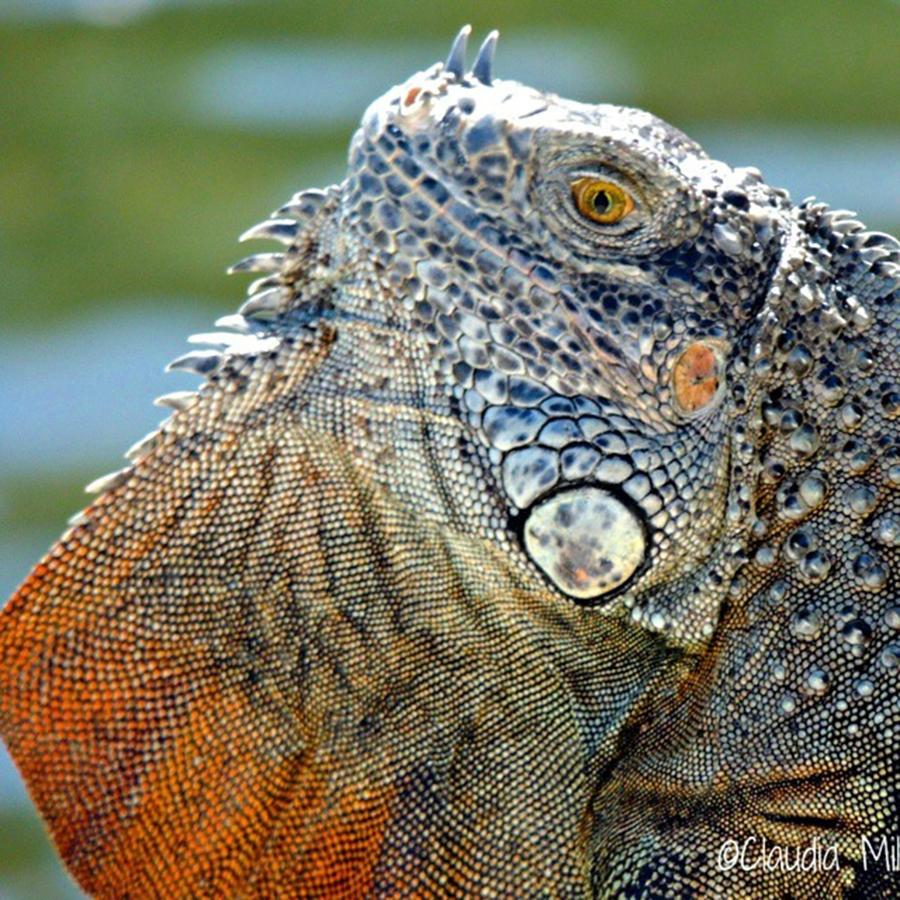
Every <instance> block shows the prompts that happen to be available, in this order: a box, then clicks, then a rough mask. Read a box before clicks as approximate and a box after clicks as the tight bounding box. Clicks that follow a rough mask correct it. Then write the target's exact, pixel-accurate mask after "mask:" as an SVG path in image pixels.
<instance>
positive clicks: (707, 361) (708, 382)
mask: <svg viewBox="0 0 900 900" xmlns="http://www.w3.org/2000/svg"><path fill="white" fill-rule="evenodd" d="M721 367H722V357H721V354H720V352H719V351H718V350H717V349H716V348H715V347H713V346H711V345H710V344H705V343H703V342H702V341H697V342H696V343H695V344H691V345H690V346H689V347H688V348H687V349H686V350H685V351H684V353H682V354H681V356H679V357H678V360H677V361H676V363H675V368H674V369H673V370H672V393H673V394H674V396H675V403H676V405H677V407H678V408H679V409H680V410H681V411H682V412H684V413H694V412H697V411H698V410H701V409H703V408H704V407H706V406H708V405H709V404H710V403H711V402H712V401H713V400H714V399H715V398H716V396H717V395H718V392H719V386H720V384H721V382H722V379H721Z"/></svg>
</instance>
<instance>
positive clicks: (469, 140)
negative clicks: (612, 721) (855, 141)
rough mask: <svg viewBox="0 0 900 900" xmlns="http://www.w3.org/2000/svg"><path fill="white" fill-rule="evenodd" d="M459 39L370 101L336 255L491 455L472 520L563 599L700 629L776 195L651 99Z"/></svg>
mask: <svg viewBox="0 0 900 900" xmlns="http://www.w3.org/2000/svg"><path fill="white" fill-rule="evenodd" d="M466 35H467V33H466V32H465V30H464V31H463V32H462V33H461V35H460V37H459V38H458V39H457V42H456V44H455V45H454V47H453V49H452V51H451V54H450V56H449V58H448V60H447V62H446V63H444V64H443V65H442V64H437V65H435V66H433V67H432V68H430V69H428V70H426V71H424V72H420V73H417V74H415V75H413V76H412V77H411V78H409V79H408V80H407V81H405V82H404V83H402V84H400V85H398V86H397V87H395V88H393V89H392V90H390V91H389V92H388V93H387V94H385V95H384V96H383V97H381V98H380V99H378V100H377V101H376V102H375V103H373V104H372V105H371V106H370V107H369V109H368V111H367V112H366V114H365V116H364V117H363V123H362V127H361V128H360V130H359V132H358V133H357V135H356V137H355V138H354V140H353V143H352V146H351V151H350V167H349V173H348V177H347V180H346V181H345V182H344V184H343V185H342V186H341V189H340V191H341V200H340V205H339V208H338V209H339V212H338V215H339V216H340V221H341V227H340V229H339V232H340V234H341V235H342V241H341V247H342V249H341V251H339V252H342V253H343V255H344V259H345V260H346V261H347V268H348V270H349V271H351V272H353V273H354V276H353V277H358V275H357V274H356V273H357V271H358V266H357V261H358V260H359V259H360V258H366V259H367V260H370V261H371V263H372V265H373V266H374V268H375V278H376V279H377V281H378V283H379V285H380V293H381V294H382V295H383V296H384V297H385V298H388V299H387V300H386V301H385V304H384V306H387V307H388V311H387V313H386V312H385V310H384V308H383V306H382V308H381V309H378V308H376V309H374V310H373V309H372V308H371V305H370V307H369V312H370V313H374V314H375V315H378V316H385V315H393V316H398V317H399V318H401V319H402V320H403V321H404V322H405V323H406V327H409V328H411V329H413V330H415V331H416V332H417V333H419V334H420V335H422V336H423V337H424V343H425V345H426V346H427V349H428V353H429V355H430V359H431V365H432V368H433V371H434V373H435V378H436V380H437V383H438V385H439V389H440V390H441V391H442V392H444V393H445V394H446V396H447V397H448V398H449V402H450V403H451V404H452V405H453V408H454V410H455V413H456V414H457V415H458V416H459V417H460V418H461V419H462V420H463V421H464V422H465V424H466V426H467V427H468V429H469V430H470V432H471V434H472V435H474V436H475V439H476V440H477V442H478V443H479V444H480V446H481V447H483V448H485V449H486V450H487V451H488V454H489V461H488V464H487V468H488V472H487V473H486V474H487V476H488V477H489V478H490V479H491V483H492V487H493V490H494V491H495V492H496V493H497V495H498V496H500V497H502V498H503V504H502V505H503V510H502V516H503V522H502V524H501V525H500V527H499V529H498V528H497V525H496V521H495V520H496V518H497V511H496V510H493V509H492V510H490V511H489V512H488V513H487V514H486V515H485V516H483V517H482V521H481V522H480V523H479V524H480V525H481V527H482V531H483V532H485V533H490V532H494V533H495V534H497V533H498V532H499V534H500V536H501V537H502V539H503V540H504V541H506V540H508V541H509V543H510V545H511V546H513V547H514V548H515V550H516V552H518V553H521V554H522V558H523V566H525V567H527V568H528V569H529V570H530V571H532V572H533V573H535V574H536V575H537V576H538V577H540V578H542V579H544V580H546V582H548V583H549V584H550V585H551V586H552V588H553V589H554V590H555V591H558V592H559V593H560V594H562V595H563V596H564V597H566V598H568V599H570V600H572V601H575V602H577V603H584V604H590V605H603V606H604V607H605V608H606V609H617V608H621V604H623V603H624V604H625V605H627V606H629V607H631V608H632V615H633V616H634V617H635V618H636V619H638V620H640V621H642V622H644V623H645V624H646V625H648V626H649V627H651V628H653V629H655V630H663V631H666V632H669V633H670V634H672V635H680V637H681V639H689V640H690V639H698V638H702V637H704V636H708V635H709V634H710V633H711V630H712V626H713V624H714V622H715V618H716V615H717V611H718V608H719V606H720V604H721V602H722V600H723V598H724V596H725V595H726V592H727V588H728V583H729V581H730V578H731V576H732V574H733V571H734V568H735V555H734V553H733V552H731V551H732V549H733V546H734V544H735V541H736V539H737V537H738V536H739V534H740V532H741V530H743V531H744V532H746V530H747V516H746V515H744V513H745V512H746V511H747V506H748V504H747V499H746V496H745V495H746V491H747V484H746V482H745V481H744V480H742V479H741V477H740V476H741V467H740V466H738V471H737V473H735V472H734V471H732V467H733V466H734V465H736V464H735V461H734V454H733V450H734V440H733V434H732V428H733V424H734V421H735V413H736V411H737V408H738V407H739V406H740V407H743V406H744V405H745V404H746V399H747V395H748V391H750V390H751V387H750V385H749V384H748V377H747V371H746V363H743V364H742V363H741V360H746V359H747V357H748V354H749V352H750V343H751V342H752V340H753V336H754V334H755V330H756V324H755V323H756V321H757V319H758V317H759V315H760V311H761V310H762V309H763V308H764V307H765V303H766V299H767V297H768V295H769V293H770V291H771V290H772V288H773V280H774V279H775V275H776V272H777V271H778V269H779V266H782V265H783V264H784V260H785V255H786V250H787V248H788V247H789V246H790V243H791V240H792V238H791V234H792V229H793V228H795V227H796V224H795V223H796V215H795V213H794V211H793V207H792V206H791V204H790V202H789V201H788V199H787V198H786V195H785V194H784V192H782V191H778V190H775V189H773V188H771V187H769V186H768V185H767V184H765V183H764V182H763V181H762V179H761V177H760V175H759V173H758V172H757V171H756V170H752V169H733V168H731V167H729V166H727V165H725V164H723V163H721V162H717V161H715V160H712V159H710V158H709V157H708V156H707V155H706V153H705V152H704V151H703V150H702V149H701V148H700V147H699V146H698V145H697V144H696V143H694V142H693V141H692V140H690V139H689V138H687V137H686V136H685V135H684V134H682V133H681V132H680V131H678V130H677V129H675V128H673V127H671V126H670V125H667V124H666V123H665V122H662V121H661V120H659V119H657V118H656V117H654V116H652V115H650V114H649V113H646V112H643V111H640V110H635V109H627V108H623V107H618V106H602V105H601V106H590V105H586V104H581V103H576V102H572V101H569V100H564V99H562V98H560V97H557V96H554V95H550V94H545V93H542V92H540V91H537V90H534V89H531V88H528V87H525V86H523V85H521V84H518V83H515V82H509V81H503V80H498V79H495V78H494V76H493V73H492V71H491V68H492V67H491V58H492V55H493V48H494V41H495V35H492V36H490V37H489V38H488V39H487V41H486V42H485V44H484V46H483V47H482V50H481V51H480V53H479V55H478V57H477V59H476V61H475V64H474V66H473V68H472V70H471V71H470V72H466V71H465V65H464V61H463V60H464V52H465V40H466ZM397 304H402V307H403V308H402V310H395V309H394V310H392V309H390V307H392V306H396V305H397ZM345 305H346V304H345ZM740 411H741V412H743V411H744V409H743V408H742V409H741V410H740ZM745 468H746V466H744V469H745ZM617 597H618V598H619V599H618V602H617V603H615V604H614V603H612V602H611V601H613V600H614V598H617Z"/></svg>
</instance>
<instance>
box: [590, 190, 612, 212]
mask: <svg viewBox="0 0 900 900" xmlns="http://www.w3.org/2000/svg"><path fill="white" fill-rule="evenodd" d="M591 205H592V206H593V207H594V212H596V213H599V214H600V215H601V216H603V215H606V213H608V212H609V211H610V210H611V209H612V207H613V200H612V197H610V196H609V193H608V192H607V191H597V193H596V194H594V199H593V200H592V201H591Z"/></svg>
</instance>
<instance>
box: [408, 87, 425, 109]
mask: <svg viewBox="0 0 900 900" xmlns="http://www.w3.org/2000/svg"><path fill="white" fill-rule="evenodd" d="M421 93H422V88H420V87H411V88H410V89H409V90H408V91H407V92H406V96H405V97H404V98H403V105H404V106H412V105H413V103H415V102H416V97H418V96H419V94H421Z"/></svg>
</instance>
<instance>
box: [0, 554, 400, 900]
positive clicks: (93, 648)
mask: <svg viewBox="0 0 900 900" xmlns="http://www.w3.org/2000/svg"><path fill="white" fill-rule="evenodd" d="M142 550H143V551H146V547H144V548H142ZM88 552H90V553H94V551H93V550H91V551H88V547H87V546H86V545H85V544H80V545H76V546H73V547H70V548H66V547H64V546H63V545H62V544H60V545H57V547H56V548H54V550H53V551H51V554H50V555H48V557H47V558H45V560H44V561H43V562H42V563H41V564H39V565H38V566H37V567H36V568H35V570H34V572H33V573H32V575H31V576H30V578H29V579H28V580H27V581H26V582H25V584H24V585H23V586H22V588H21V589H20V590H19V592H18V593H17V594H16V595H15V596H14V597H13V598H12V600H11V601H10V603H9V604H8V606H7V607H6V608H5V609H4V610H3V613H2V615H3V618H4V628H3V629H2V630H0V635H2V638H0V682H2V684H0V687H2V689H3V697H2V699H0V726H2V729H3V732H4V734H5V736H6V737H7V740H8V743H9V746H10V749H11V751H12V753H13V755H14V758H15V759H16V761H17V763H18V765H19V766H20V768H21V770H22V774H23V776H24V777H25V779H26V781H27V783H28V785H29V788H30V790H31V791H32V794H33V797H34V799H35V801H36V803H37V804H38V806H39V807H40V808H41V809H42V811H43V812H44V814H45V816H46V819H47V822H48V824H49V826H50V829H51V832H52V834H53V838H54V840H55V842H56V844H57V846H58V848H59V850H60V853H61V855H62V856H63V858H64V859H66V861H67V863H68V865H69V866H70V868H71V870H72V872H73V874H74V875H75V876H76V877H77V879H78V880H79V882H80V883H81V885H82V886H83V887H84V888H85V889H86V890H87V891H89V892H90V893H92V894H95V895H97V896H101V897H123V896H128V897H152V896H166V897H180V896H222V895H227V894H231V895H234V894H238V895H240V896H297V895H298V893H299V892H301V889H302V894H303V896H311V897H315V896H335V895H342V896H346V895H352V896H358V895H362V894H366V893H367V892H369V890H370V888H371V883H372V878H373V871H374V867H375V865H376V862H377V860H378V858H379V851H380V847H381V843H382V840H383V837H384V832H385V829H386V827H387V823H388V819H389V811H390V806H391V801H392V794H393V789H392V788H391V787H390V786H387V787H385V786H380V787H374V788H373V787H369V786H367V785H365V784H360V785H358V786H357V785H350V786H348V785H346V784H343V785H339V786H335V785H332V784H331V783H330V782H329V777H328V776H329V773H331V772H334V771H337V768H338V767H337V766H335V765H334V761H333V760H329V759H328V758H327V757H326V756H325V755H324V754H321V753H318V754H317V752H316V748H315V746H313V745H312V744H311V742H308V741H307V740H306V736H305V735H303V734H298V733H297V728H296V725H295V724H294V725H292V723H291V722H286V721H285V717H284V716H283V715H282V714H280V712H279V706H278V703H276V702H272V698H270V697H267V696H266V695H265V693H264V692H262V691H261V692H259V694H258V695H254V693H253V692H252V691H248V690H247V688H246V685H243V684H240V683H235V684H233V685H228V684H227V682H225V681H223V679H221V678H217V677H216V666H215V662H214V660H212V659H210V658H209V654H208V653H207V652H206V651H205V650H204V648H203V646H202V644H201V642H199V641H191V640H190V637H189V635H185V636H184V639H183V640H181V641H172V640H169V639H167V638H165V637H161V638H159V639H156V640H154V639H153V638H152V636H150V635H148V634H146V633H143V632H142V629H141V626H140V624H137V623H136V621H135V619H136V616H139V611H138V610H137V609H136V607H135V606H134V605H129V604H127V603H126V602H125V600H124V598H123V597H115V596H106V597H103V596H99V595H92V594H90V593H85V594H83V595H81V596H79V595H78V594H77V587H78V585H79V583H80V581H81V577H82V576H81V574H80V570H79V568H78V566H79V564H80V563H79V561H80V560H83V559H84V557H85V556H86V555H87V554H88ZM66 590H69V591H72V595H71V596H72V600H71V601H69V600H68V599H67V598H66V597H64V596H62V594H63V592H65V591H66ZM122 613H124V614H122ZM101 631H102V634H101V633H100V632H101ZM76 663H77V664H76ZM38 710H39V712H35V711H38ZM36 715H39V716H40V717H41V718H42V724H41V727H40V728H37V727H35V724H34V722H33V721H31V720H32V719H33V717H34V716H36ZM262 735H265V736H266V739H265V740H261V736H262Z"/></svg>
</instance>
